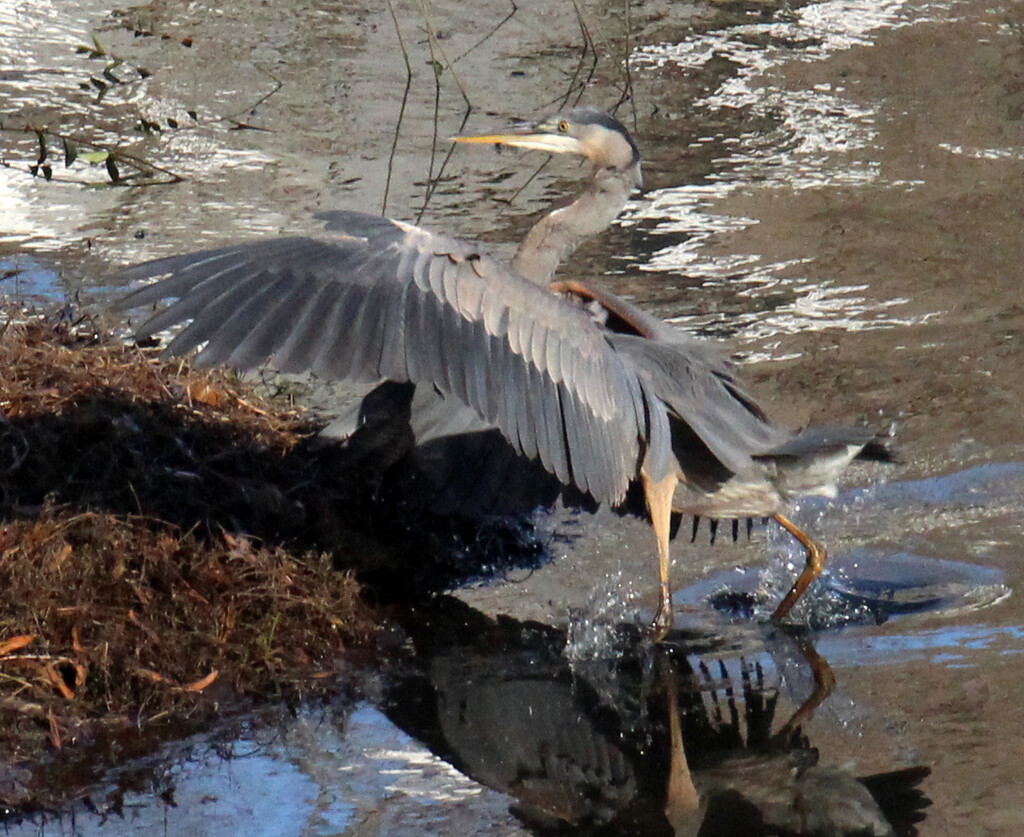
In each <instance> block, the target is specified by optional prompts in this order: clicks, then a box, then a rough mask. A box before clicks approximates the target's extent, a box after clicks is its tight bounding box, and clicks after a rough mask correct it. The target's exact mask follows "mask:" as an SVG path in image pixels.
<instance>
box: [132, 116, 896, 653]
mask: <svg viewBox="0 0 1024 837" xmlns="http://www.w3.org/2000/svg"><path fill="white" fill-rule="evenodd" d="M457 139H459V140H461V141H464V142H483V143H497V144H504V145H511V146H517V147H522V148H532V149H538V150H544V151H549V152H553V153H564V152H568V153H574V154H579V155H583V156H586V157H588V158H589V159H590V160H591V162H592V163H593V164H594V172H593V174H592V175H591V177H590V179H589V180H588V182H587V185H586V187H585V189H584V191H583V193H582V194H581V195H580V196H579V197H578V198H577V199H576V201H575V202H574V203H572V204H571V205H569V206H567V207H564V208H561V209H558V210H555V211H554V212H551V213H549V214H548V215H546V216H545V217H543V218H542V219H541V220H540V221H539V222H538V223H537V224H536V225H535V226H534V228H533V229H532V230H531V231H530V232H529V234H528V235H527V237H526V239H525V240H524V241H523V243H522V245H521V246H520V248H519V250H518V252H517V253H516V255H515V257H514V258H513V260H512V262H511V264H510V265H505V264H502V263H500V262H498V261H496V260H494V259H492V258H491V257H489V256H488V255H486V254H485V253H483V252H481V251H480V250H479V249H478V248H476V247H474V246H473V245H471V244H469V243H466V242H463V241H460V240H458V239H455V238H451V237H448V236H446V235H442V234H438V233H434V232H431V231H428V230H426V229H423V228H420V227H416V226H412V225H409V224H405V223H402V222H399V221H392V220H389V219H386V218H380V217H376V216H371V215H366V214H363V213H358V212H344V211H342V212H329V213H324V214H322V215H321V216H320V217H321V218H322V220H324V221H325V226H326V229H325V232H324V234H323V235H322V236H318V237H292V238H277V239H270V240H263V241H255V242H248V243H243V244H239V245H235V246H229V247H223V248H219V249H215V250H207V251H203V252H199V253H191V254H187V255H182V256H172V257H170V258H165V259H160V260H157V261H153V262H148V263H146V264H142V265H138V266H135V267H132V268H129V269H128V270H127V271H125V274H124V276H125V278H126V279H128V280H143V279H151V278H156V277H162V276H167V278H164V279H162V280H161V281H158V282H155V283H152V284H148V285H143V286H142V287H139V288H137V289H136V290H134V291H132V292H131V293H130V294H129V295H128V296H127V297H125V298H124V299H123V300H122V301H121V302H120V303H119V307H121V308H136V307H140V306H145V305H151V304H153V303H157V302H160V301H162V300H165V299H174V300H175V301H174V302H172V303H171V304H169V305H168V306H167V307H165V308H163V309H162V310H160V311H158V312H156V313H155V314H153V315H152V316H151V317H150V319H148V320H147V321H146V322H145V323H144V324H143V325H142V326H141V327H140V328H139V329H138V331H137V337H139V338H143V337H146V336H149V335H152V334H155V333H157V332H159V331H162V330H164V329H167V328H169V327H171V326H174V325H177V324H180V323H185V322H187V323H188V325H186V326H185V327H184V328H183V329H182V330H181V331H179V332H178V333H177V335H176V336H175V337H174V338H173V339H172V340H171V342H170V343H169V344H168V346H167V348H166V352H167V353H168V354H171V355H177V354H183V353H186V352H189V351H191V350H193V349H197V348H198V349H199V352H198V355H197V357H196V362H197V363H199V364H205V365H214V364H226V365H229V366H233V367H236V368H239V369H248V368H252V367H255V366H257V365H259V364H262V363H264V362H267V361H269V362H270V364H271V365H272V366H274V367H275V368H277V369H279V370H280V371H282V372H303V371H312V372H314V373H316V374H317V375H319V376H322V377H325V378H333V379H352V380H362V381H382V380H383V381H386V382H392V383H393V384H405V383H408V384H412V385H414V387H415V391H416V392H417V393H424V394H425V396H426V401H425V402H423V403H427V404H429V403H430V402H431V400H432V399H433V404H434V406H432V407H431V406H424V407H421V408H420V407H418V404H420V403H421V402H422V399H420V401H417V400H416V399H414V400H413V402H412V406H411V413H412V421H413V423H414V424H415V423H416V422H417V421H418V420H419V419H420V418H423V417H425V416H426V415H427V414H428V413H430V411H431V410H433V411H434V414H432V415H431V421H433V422H434V424H435V426H436V427H439V428H442V429H441V430H439V431H437V432H438V433H444V432H449V431H450V430H451V428H453V427H462V428H463V429H465V430H470V431H490V432H492V433H494V431H497V432H498V433H500V434H501V436H502V437H503V439H504V440H505V441H506V442H507V443H508V445H509V446H510V447H511V449H512V450H513V451H514V452H515V453H516V454H517V455H519V456H521V457H524V458H525V459H527V460H532V461H534V462H536V463H539V464H540V466H542V467H543V469H544V470H545V471H546V472H547V473H549V474H551V475H552V476H553V477H554V478H556V479H557V480H558V482H559V483H561V484H563V485H565V486H569V487H572V488H574V489H576V490H578V491H579V492H582V493H584V494H586V495H589V496H590V497H592V498H593V500H595V501H596V502H598V503H607V504H611V505H613V506H615V505H619V504H621V503H622V502H623V501H624V500H625V498H626V494H627V491H628V489H629V488H630V486H631V484H634V483H639V484H640V486H641V487H642V489H643V493H644V497H645V503H646V507H647V511H648V513H649V515H650V518H651V521H652V524H653V528H654V531H655V535H656V538H657V543H658V556H659V577H660V598H659V609H658V613H657V616H656V617H655V621H654V633H655V634H656V636H658V637H662V636H664V634H665V633H667V631H668V630H669V628H670V626H671V624H672V603H671V590H670V586H669V563H670V562H669V529H670V518H671V514H672V512H673V511H675V512H679V513H683V514H694V515H706V516H710V517H714V518H719V517H722V518H729V517H750V516H769V515H775V516H777V518H778V519H779V521H780V523H782V524H783V525H784V526H787V528H790V527H792V524H789V523H788V521H786V520H785V518H784V517H782V515H781V512H782V511H783V510H784V509H785V508H786V506H787V505H788V504H789V503H790V502H792V500H793V499H794V498H795V497H798V496H801V495H803V494H808V493H829V492H831V491H834V483H835V480H836V478H837V477H838V475H839V474H840V473H841V471H842V470H843V468H845V467H846V465H847V464H848V463H849V462H850V461H851V460H852V459H854V458H855V457H857V456H864V455H868V454H877V453H878V452H879V446H878V444H877V441H876V437H875V435H874V434H873V433H871V432H869V431H865V430H863V429H836V430H822V429H814V428H810V429H805V430H803V431H800V432H791V431H788V430H785V429H782V428H780V427H777V426H776V425H773V424H772V423H771V422H770V421H769V420H768V419H767V417H766V415H765V413H764V411H763V410H762V409H761V407H760V406H758V404H757V403H756V401H755V400H754V399H753V397H752V396H750V395H749V394H748V393H747V392H746V390H745V389H744V388H743V386H742V385H741V384H740V382H739V381H738V380H737V378H736V376H735V372H734V369H733V367H732V366H731V364H730V363H729V362H728V361H727V360H726V359H725V358H724V357H723V356H722V355H721V354H720V353H719V351H718V349H717V347H715V346H714V345H712V344H710V343H708V342H706V341H702V340H698V339H697V338H694V337H692V336H690V335H687V334H685V333H683V332H681V331H680V330H678V329H676V328H674V327H672V326H670V325H668V324H667V323H664V322H662V321H661V320H658V319H657V318H655V317H652V316H651V315H649V314H647V313H646V312H644V311H642V310H641V309H639V308H637V307H636V306H634V305H632V304H631V303H629V302H627V301H626V300H623V299H621V298H619V297H616V296H614V295H613V294H610V293H608V292H605V291H602V290H601V289H599V288H597V287H594V286H592V285H590V284H588V283H580V282H552V281H551V280H552V277H553V274H554V272H555V269H556V267H557V266H558V264H559V263H560V262H561V261H562V260H564V259H565V258H566V257H567V256H568V255H569V254H570V253H571V252H572V251H573V250H574V248H575V247H576V246H577V245H578V243H579V242H580V241H582V240H583V239H584V238H585V237H587V236H590V235H593V234H594V233H596V232H598V231H600V230H601V229H604V228H605V227H606V226H607V225H608V224H610V223H611V221H612V220H613V219H614V218H615V217H616V216H617V215H618V214H619V212H620V211H621V210H622V208H623V206H624V205H625V202H626V201H627V199H628V197H629V194H630V193H631V192H632V191H633V190H634V189H635V188H636V187H637V186H638V185H639V184H640V156H639V153H638V151H637V148H636V145H635V144H634V142H633V140H632V138H631V137H630V136H629V133H628V132H627V131H626V129H625V128H624V127H623V126H622V125H621V124H620V123H619V122H618V121H617V120H615V119H613V118H612V117H610V116H608V115H607V114H604V113H601V112H600V111H596V110H592V109H587V108H582V109H580V108H577V109H573V110H569V111H565V112H562V113H560V114H557V115H555V116H554V117H552V118H551V119H548V120H544V121H542V122H540V123H536V124H534V125H532V126H530V128H529V129H526V130H518V131H515V132H512V133H507V134H491V135H485V136H476V137H462V138H457ZM433 394H437V395H439V396H440V397H441V399H442V402H443V403H441V405H440V406H438V405H437V399H436V398H433ZM382 403H386V401H385V402H382ZM418 409H422V415H419V414H418V413H417V411H418ZM790 531H793V533H794V535H795V536H797V537H798V538H800V539H801V542H802V543H804V544H805V546H806V547H807V549H808V566H807V568H806V569H805V571H804V573H803V574H802V575H801V579H800V580H798V582H797V584H796V585H794V588H793V591H791V593H790V596H789V597H787V600H785V601H784V602H783V603H782V605H780V608H779V610H777V611H776V614H775V615H776V616H777V617H779V618H781V616H783V615H784V614H785V612H788V610H789V608H790V607H791V606H792V604H793V602H795V600H796V598H798V597H799V595H800V594H801V593H802V591H803V588H804V587H806V586H807V584H809V583H810V581H811V580H813V577H814V576H815V575H816V574H817V573H818V572H820V565H821V563H822V562H823V561H824V552H823V550H820V548H819V547H817V546H816V545H815V544H813V541H810V539H809V538H806V536H804V535H803V533H801V532H799V530H796V529H795V527H792V528H790ZM815 550H817V551H815ZM812 553H813V556H814V557H813V558H812ZM789 599H792V601H789ZM787 602H788V604H787Z"/></svg>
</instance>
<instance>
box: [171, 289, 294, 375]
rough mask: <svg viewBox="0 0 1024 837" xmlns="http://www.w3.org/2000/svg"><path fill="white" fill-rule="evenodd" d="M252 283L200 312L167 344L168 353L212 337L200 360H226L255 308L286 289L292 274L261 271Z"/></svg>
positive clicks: (212, 362)
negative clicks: (283, 275)
mask: <svg viewBox="0 0 1024 837" xmlns="http://www.w3.org/2000/svg"><path fill="white" fill-rule="evenodd" d="M251 284H252V288H251V289H250V288H249V287H248V285H243V286H240V287H237V288H234V289H232V290H231V291H228V292H227V293H225V294H223V295H222V296H221V297H220V299H218V300H217V301H216V303H214V304H212V305H210V306H208V307H206V308H205V309H203V310H202V311H201V312H199V313H197V314H196V315H195V317H194V318H193V320H192V323H191V324H190V325H189V326H187V327H186V328H184V329H183V330H182V331H180V332H179V333H178V334H177V335H176V336H175V337H174V339H173V340H171V342H170V343H168V344H167V347H166V348H165V349H164V354H165V355H168V356H171V355H181V354H185V353H186V352H188V351H190V350H192V349H194V348H195V347H196V346H198V345H199V344H201V343H206V342H207V341H210V342H211V343H213V344H214V345H213V346H210V345H209V344H207V347H206V348H205V349H203V351H202V352H200V355H199V356H198V357H197V358H196V361H197V363H199V364H204V363H206V364H215V363H219V362H221V361H223V360H224V359H225V358H226V357H227V355H228V354H230V352H231V350H232V349H233V348H234V346H235V345H237V342H238V341H239V340H240V339H241V335H244V334H245V333H246V329H247V328H248V325H249V323H250V322H251V314H252V312H253V311H256V310H258V309H259V308H260V307H261V306H263V305H265V304H266V303H267V301H268V300H269V299H271V298H272V297H273V296H274V295H275V294H280V293H282V292H283V291H284V290H286V288H287V287H288V285H289V284H290V278H289V277H281V276H278V277H276V278H273V277H267V276H263V275H260V276H258V277H257V278H256V279H255V280H254V281H253V282H252V283H251ZM250 291H251V292H250ZM183 301H184V300H183Z"/></svg>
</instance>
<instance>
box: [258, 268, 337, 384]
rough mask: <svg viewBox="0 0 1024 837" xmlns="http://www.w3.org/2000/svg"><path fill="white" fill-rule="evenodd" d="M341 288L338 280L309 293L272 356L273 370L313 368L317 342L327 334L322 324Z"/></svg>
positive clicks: (335, 301) (325, 320) (324, 324)
mask: <svg viewBox="0 0 1024 837" xmlns="http://www.w3.org/2000/svg"><path fill="white" fill-rule="evenodd" d="M341 290H342V288H341V286H340V285H339V284H338V283H336V282H330V283H328V284H326V285H324V286H323V287H322V288H321V289H320V291H319V292H318V293H314V294H310V295H309V297H308V303H307V305H306V307H305V309H304V310H303V311H302V313H301V315H300V316H299V317H298V318H297V320H296V325H295V326H294V328H293V329H292V332H291V334H289V335H288V339H287V340H286V341H285V343H284V345H283V346H281V347H280V348H279V349H278V350H277V354H276V355H275V356H274V359H273V360H274V366H275V367H276V368H277V369H279V370H281V371H282V372H305V371H307V370H310V369H312V368H313V366H314V364H315V362H316V357H317V355H318V353H319V348H320V343H321V342H322V341H323V339H324V337H325V335H326V334H327V332H326V331H325V326H326V324H327V321H328V319H329V317H330V314H331V312H332V311H333V310H334V306H335V304H336V303H337V301H338V297H339V296H340V295H341Z"/></svg>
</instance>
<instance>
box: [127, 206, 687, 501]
mask: <svg viewBox="0 0 1024 837" xmlns="http://www.w3.org/2000/svg"><path fill="white" fill-rule="evenodd" d="M323 217H324V219H325V220H326V221H327V229H328V234H326V235H324V236H323V237H320V238H280V239H273V240H266V241H257V242H251V243H246V244H240V245H237V246H233V247H224V248H219V249H215V250H208V251H203V252H199V253H192V254H189V255H185V256H174V257H170V258H166V259H160V260H158V261H154V262H149V263H147V264H143V265H139V266H136V267H133V268H130V269H128V270H126V271H125V272H124V274H123V276H124V277H125V278H126V279H128V280H143V279H149V278H155V277H161V276H165V275H168V278H166V279H164V280H163V281H159V282H155V283H152V284H149V285H144V286H142V287H140V288H137V289H136V290H134V291H133V292H131V293H130V294H129V295H128V296H127V297H126V298H125V299H123V300H122V301H121V302H120V303H119V307H120V308H136V307H139V306H144V305H149V304H152V303H156V302H159V301H161V300H164V299H169V298H174V299H175V301H174V302H172V303H171V304H170V305H168V306H167V307H166V308H164V309H162V310H160V311H158V312H157V313H156V314H154V315H153V316H152V317H151V318H150V319H149V320H147V321H146V322H145V323H144V324H143V325H142V326H141V328H140V329H139V330H138V336H139V337H140V338H144V337H146V336H149V335H152V334H154V333H157V332H159V331H162V330H164V329H166V328H169V327H171V326H173V325H176V324H179V323H184V322H187V321H190V322H189V324H188V325H187V326H185V327H184V328H183V329H182V330H181V331H180V332H179V333H178V334H177V335H176V336H175V337H174V338H173V339H172V340H171V342H170V344H169V345H168V347H167V351H168V353H170V354H182V353H184V352H187V351H189V350H191V349H195V348H199V347H201V348H200V351H199V353H198V355H197V362H198V363H200V364H204V365H212V364H227V365H230V366H234V367H236V368H240V369H247V368H252V367H254V366H256V365H259V364H261V363H263V362H264V361H268V360H269V361H270V363H271V364H272V365H273V366H274V367H275V368H277V369H280V370H281V371H285V372H297V371H307V370H309V371H312V372H314V373H316V374H318V375H321V376H324V377H329V378H334V379H343V378H348V379H360V380H377V379H381V378H384V379H390V380H394V381H412V382H414V383H417V384H423V385H427V386H433V387H436V388H437V389H438V390H439V391H441V392H443V393H445V394H449V395H453V396H455V397H456V398H458V399H459V400H460V401H462V402H463V403H465V404H466V405H468V406H469V407H471V408H473V409H474V410H475V411H476V412H477V413H478V414H479V415H480V417H481V418H483V419H484V420H485V421H486V422H488V423H489V424H492V425H493V426H496V427H497V428H499V429H500V430H501V432H502V433H503V434H504V435H505V436H506V438H508V439H509V441H511V442H512V444H513V445H515V446H516V447H517V448H518V449H519V450H520V451H521V452H522V453H523V454H525V455H526V456H528V457H531V458H534V457H537V458H539V459H540V461H541V462H542V463H543V465H544V466H545V468H547V469H548V470H549V471H551V472H552V473H553V474H555V475H556V476H557V477H558V478H559V479H560V480H562V481H563V482H565V483H567V484H569V483H573V484H575V485H576V486H577V487H579V488H580V489H582V490H583V491H585V492H589V493H590V494H591V495H593V497H594V498H595V499H597V500H598V501H599V502H609V503H617V502H619V501H620V500H621V499H622V498H623V496H624V494H625V492H626V489H627V486H628V484H629V481H630V480H631V479H633V478H635V477H636V475H637V472H638V468H639V464H640V460H641V457H642V456H643V455H644V453H645V451H646V450H647V449H648V448H649V447H650V445H652V444H654V443H655V442H657V443H658V444H662V442H661V441H658V440H655V439H653V438H652V433H655V429H656V428H657V427H665V426H667V425H666V422H665V419H664V417H663V415H662V412H663V411H662V408H661V406H660V405H659V404H658V402H657V399H655V398H654V397H653V396H652V395H651V394H650V393H648V391H647V383H646V381H645V379H644V378H643V376H641V375H639V374H638V373H637V371H636V370H635V369H633V368H632V366H631V364H630V362H629V360H628V359H627V358H625V357H623V356H620V355H619V354H618V353H617V352H616V351H615V349H614V348H613V347H612V346H611V344H610V343H609V342H608V341H607V339H606V335H605V333H604V332H603V330H602V329H601V328H600V327H598V326H597V325H596V324H595V323H594V321H593V320H592V319H591V317H590V316H589V315H588V314H587V313H586V312H585V311H582V310H580V309H579V307H578V306H576V305H573V304H572V303H569V302H567V301H565V300H563V299H559V298H558V297H556V296H554V295H552V294H550V293H549V292H548V291H547V290H546V289H545V288H543V287H540V286H538V285H535V284H533V283H531V282H528V281H526V280H525V279H523V278H522V277H520V276H518V275H517V274H516V273H515V272H514V271H512V270H511V269H510V268H507V267H505V266H503V265H501V264H499V263H498V262H496V261H494V260H493V259H491V258H489V257H488V256H486V255H483V254H481V253H479V252H478V251H477V250H476V249H474V248H473V247H471V246H470V245H468V244H466V243H464V242H461V241H458V240H456V239H453V238H448V237H446V236H442V235H438V234H435V233H432V232H429V231H427V230H424V229H422V228H419V227H415V226H411V225H407V224H402V223H398V222H393V221H389V220H387V219H384V218H378V217H375V216H371V215H365V214H362V213H355V212H334V213H329V214H328V215H326V216H323ZM204 344H205V345H204Z"/></svg>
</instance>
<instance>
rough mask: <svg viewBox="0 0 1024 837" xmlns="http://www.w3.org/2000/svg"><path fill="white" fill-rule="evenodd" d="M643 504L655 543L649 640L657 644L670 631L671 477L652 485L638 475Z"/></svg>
mask: <svg viewBox="0 0 1024 837" xmlns="http://www.w3.org/2000/svg"><path fill="white" fill-rule="evenodd" d="M640 477H641V483H642V484H643V488H644V500H645V501H646V503H647V512H648V514H650V516H651V526H652V527H653V528H654V537H655V538H656V539H657V541H658V581H659V587H658V612H657V614H656V615H655V617H654V622H652V623H651V637H652V639H654V641H655V642H661V640H663V639H664V638H665V636H666V634H668V632H669V631H670V630H671V629H672V585H671V584H670V583H669V567H670V565H671V559H670V557H669V551H668V541H669V533H670V531H671V526H672V495H673V494H674V493H675V490H676V484H677V483H678V482H679V480H678V478H677V477H676V475H675V474H669V476H667V477H665V479H663V480H659V481H655V480H652V479H651V478H650V477H648V476H647V475H646V474H644V473H641V475H640Z"/></svg>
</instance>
